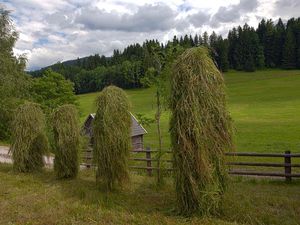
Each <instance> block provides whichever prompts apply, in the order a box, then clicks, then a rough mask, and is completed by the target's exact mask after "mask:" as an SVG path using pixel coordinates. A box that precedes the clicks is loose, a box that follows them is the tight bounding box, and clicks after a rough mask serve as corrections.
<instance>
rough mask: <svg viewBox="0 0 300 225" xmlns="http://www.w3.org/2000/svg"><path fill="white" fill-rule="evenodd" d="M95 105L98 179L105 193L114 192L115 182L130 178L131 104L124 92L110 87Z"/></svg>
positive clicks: (95, 148)
mask: <svg viewBox="0 0 300 225" xmlns="http://www.w3.org/2000/svg"><path fill="white" fill-rule="evenodd" d="M96 104H97V112H96V116H95V120H94V122H93V129H94V130H93V133H94V160H95V163H96V165H97V174H96V178H97V182H98V183H102V184H103V185H104V187H105V189H106V190H112V189H114V188H115V184H116V182H117V183H118V184H119V185H122V183H123V182H124V181H126V180H127V179H128V159H129V152H130V146H131V138H130V130H131V129H130V128H131V118H130V113H129V109H130V103H129V100H128V98H127V96H126V93H125V92H124V91H123V90H122V89H120V88H118V87H115V86H109V87H106V88H105V89H103V91H102V92H101V93H100V94H99V96H98V98H97V100H96Z"/></svg>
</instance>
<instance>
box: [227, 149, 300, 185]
mask: <svg viewBox="0 0 300 225" xmlns="http://www.w3.org/2000/svg"><path fill="white" fill-rule="evenodd" d="M226 155H227V156H233V157H248V158H249V157H268V158H273V157H277V158H278V157H279V158H282V159H283V162H282V163H269V162H267V163H262V162H227V165H229V166H246V167H249V166H250V167H259V168H261V167H277V168H278V167H281V168H284V169H283V172H272V171H271V172H269V171H268V172H266V171H247V170H245V169H242V170H237V169H231V168H230V169H229V174H231V175H240V176H268V177H285V180H286V181H291V180H292V177H295V178H300V173H292V168H293V167H300V164H293V163H292V158H299V157H300V154H299V153H296V154H292V153H291V152H290V151H285V152H284V153H250V152H232V153H226Z"/></svg>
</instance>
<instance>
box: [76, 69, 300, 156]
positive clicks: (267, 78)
mask: <svg viewBox="0 0 300 225" xmlns="http://www.w3.org/2000/svg"><path fill="white" fill-rule="evenodd" d="M225 80H226V85H227V93H228V106H229V110H230V113H231V115H232V118H233V120H234V125H235V128H236V138H235V140H236V141H235V142H236V146H237V151H252V152H253V151H255V152H283V151H285V150H291V151H293V152H296V151H297V152H300V70H291V71H286V70H264V71H258V72H255V73H246V72H236V71H232V72H228V73H226V74H225ZM126 92H127V94H128V96H129V98H130V100H131V102H132V105H133V110H132V111H133V113H143V114H145V115H146V116H148V117H152V118H153V117H154V114H155V95H154V89H153V88H149V89H138V90H126ZM96 96H97V93H90V94H84V95H79V103H80V109H81V112H82V115H81V122H83V121H84V119H85V117H86V116H87V115H88V114H89V113H91V112H94V111H95V109H94V106H93V105H94V104H93V103H94V100H95V97H96ZM168 123H169V113H168V112H167V111H166V112H164V114H163V116H162V129H163V137H164V143H163V144H164V147H165V148H169V144H170V141H169V134H168ZM146 129H147V130H148V134H147V135H146V136H145V145H146V146H151V147H154V148H155V147H156V146H157V132H156V127H155V124H153V125H152V126H151V127H147V128H146Z"/></svg>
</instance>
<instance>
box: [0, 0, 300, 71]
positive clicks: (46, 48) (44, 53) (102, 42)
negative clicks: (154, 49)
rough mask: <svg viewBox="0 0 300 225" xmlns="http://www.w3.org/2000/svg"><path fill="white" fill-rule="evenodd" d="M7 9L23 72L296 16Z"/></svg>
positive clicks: (44, 3)
mask: <svg viewBox="0 0 300 225" xmlns="http://www.w3.org/2000/svg"><path fill="white" fill-rule="evenodd" d="M0 4H2V5H4V6H5V8H7V9H9V10H12V13H11V15H12V19H13V21H14V24H15V27H16V29H17V31H18V32H19V33H20V37H19V40H18V42H17V45H16V47H15V49H14V51H15V53H16V54H23V53H26V54H27V58H28V65H27V69H28V70H33V69H38V68H40V67H43V66H47V65H49V64H53V63H55V62H58V61H64V60H68V59H74V58H77V57H83V56H87V55H91V54H96V53H99V54H104V55H106V56H109V55H111V54H112V51H113V49H120V50H121V49H123V48H124V47H125V46H126V45H128V44H130V43H135V42H140V43H141V42H143V41H144V40H145V39H153V38H155V39H158V40H159V41H161V42H166V41H167V40H169V39H172V37H173V36H174V35H180V34H185V33H187V34H192V35H193V34H195V33H201V32H204V31H208V32H211V31H212V30H215V31H216V32H217V33H218V34H221V35H223V36H225V35H226V34H227V32H228V30H229V29H231V28H232V27H233V26H236V25H242V24H244V23H245V22H247V23H248V24H250V25H251V26H255V27H256V26H257V23H258V21H260V20H261V19H262V18H263V17H264V18H272V19H273V20H275V21H276V20H277V19H278V18H279V17H281V18H283V19H287V18H290V17H299V16H300V13H299V12H300V0H226V1H224V0H157V1H150V0H84V1H83V0H0Z"/></svg>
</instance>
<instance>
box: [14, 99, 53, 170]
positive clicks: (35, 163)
mask: <svg viewBox="0 0 300 225" xmlns="http://www.w3.org/2000/svg"><path fill="white" fill-rule="evenodd" d="M45 124H46V123H45V116H44V114H43V111H42V109H41V107H40V106H39V105H38V104H35V103H25V104H23V105H21V106H19V107H18V108H17V110H16V112H15V115H14V120H13V123H12V146H11V151H12V158H13V167H14V169H15V170H17V171H19V172H31V171H37V170H40V169H41V168H42V167H43V166H44V161H43V154H44V153H45V152H46V151H47V149H48V140H47V136H46V133H45V126H46V125H45Z"/></svg>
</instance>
